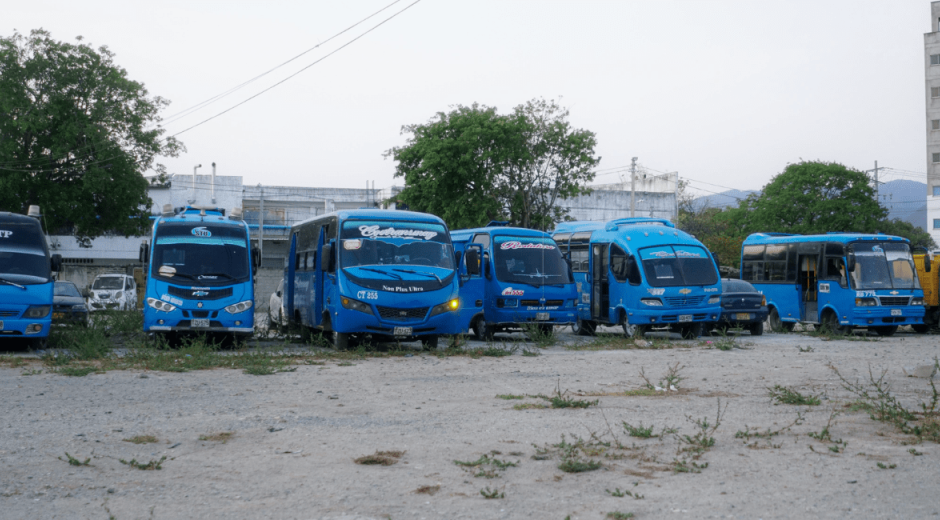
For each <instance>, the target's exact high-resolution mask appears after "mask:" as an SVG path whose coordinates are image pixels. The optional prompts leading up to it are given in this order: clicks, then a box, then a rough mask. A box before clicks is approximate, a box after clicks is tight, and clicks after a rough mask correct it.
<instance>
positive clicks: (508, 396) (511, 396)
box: [496, 394, 525, 401]
mask: <svg viewBox="0 0 940 520" xmlns="http://www.w3.org/2000/svg"><path fill="white" fill-rule="evenodd" d="M496 398H497V399H505V400H507V401H508V400H511V399H525V396H524V395H515V394H497V395H496Z"/></svg>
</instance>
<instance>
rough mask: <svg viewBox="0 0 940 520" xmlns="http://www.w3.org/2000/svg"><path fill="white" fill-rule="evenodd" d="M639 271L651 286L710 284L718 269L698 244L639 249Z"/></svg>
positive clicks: (714, 281) (715, 279) (715, 277)
mask: <svg viewBox="0 0 940 520" xmlns="http://www.w3.org/2000/svg"><path fill="white" fill-rule="evenodd" d="M640 259H641V260H642V261H643V272H644V273H645V274H646V280H647V281H648V282H649V284H650V285H651V286H653V287H676V286H680V285H684V286H689V285H714V284H716V283H718V272H717V271H715V265H714V263H712V258H711V256H710V255H709V254H708V252H707V251H705V250H704V249H702V248H701V247H698V246H679V245H675V246H655V247H647V248H644V249H640Z"/></svg>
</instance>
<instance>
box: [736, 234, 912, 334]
mask: <svg viewBox="0 0 940 520" xmlns="http://www.w3.org/2000/svg"><path fill="white" fill-rule="evenodd" d="M741 279H742V280H747V281H748V282H751V284H752V285H754V287H756V288H757V289H758V290H759V291H761V292H763V293H764V296H766V298H767V306H768V308H769V317H768V321H769V323H770V327H771V328H772V329H773V330H775V331H780V330H792V329H793V327H794V325H795V324H797V323H811V324H815V325H819V326H821V327H827V328H829V329H830V330H832V331H835V332H848V331H850V330H851V329H852V328H854V327H867V328H868V329H870V330H873V331H875V332H876V333H877V334H878V335H880V336H890V335H892V334H894V333H895V331H897V329H898V326H899V325H919V324H922V323H923V318H924V291H923V290H921V288H920V283H919V282H918V279H917V272H916V271H915V269H914V260H913V258H912V257H911V247H910V241H908V240H907V239H906V238H901V237H896V236H891V235H884V234H864V233H829V234H826V235H789V234H783V233H754V234H752V235H750V236H749V237H747V238H746V239H745V240H744V243H743V245H742V247H741Z"/></svg>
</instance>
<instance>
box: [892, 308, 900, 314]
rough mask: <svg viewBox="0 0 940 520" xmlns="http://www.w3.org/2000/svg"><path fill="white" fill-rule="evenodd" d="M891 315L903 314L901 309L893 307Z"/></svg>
mask: <svg viewBox="0 0 940 520" xmlns="http://www.w3.org/2000/svg"><path fill="white" fill-rule="evenodd" d="M891 315H892V316H900V315H901V309H891Z"/></svg>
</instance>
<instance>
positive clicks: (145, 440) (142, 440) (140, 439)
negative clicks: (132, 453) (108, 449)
mask: <svg viewBox="0 0 940 520" xmlns="http://www.w3.org/2000/svg"><path fill="white" fill-rule="evenodd" d="M124 442H132V443H134V444H150V443H155V442H160V441H159V440H158V439H157V438H156V437H154V436H153V435H136V436H134V437H131V438H129V439H124Z"/></svg>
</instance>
